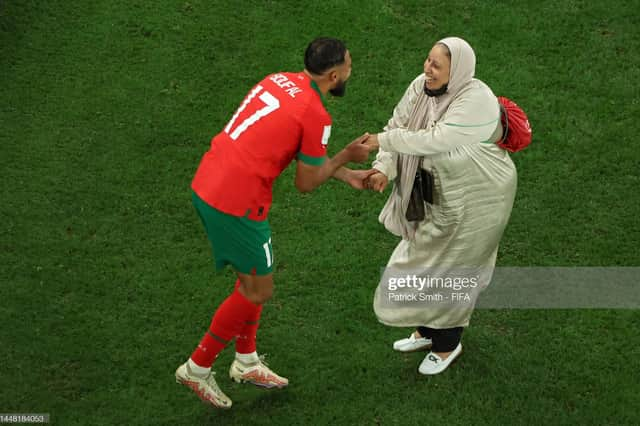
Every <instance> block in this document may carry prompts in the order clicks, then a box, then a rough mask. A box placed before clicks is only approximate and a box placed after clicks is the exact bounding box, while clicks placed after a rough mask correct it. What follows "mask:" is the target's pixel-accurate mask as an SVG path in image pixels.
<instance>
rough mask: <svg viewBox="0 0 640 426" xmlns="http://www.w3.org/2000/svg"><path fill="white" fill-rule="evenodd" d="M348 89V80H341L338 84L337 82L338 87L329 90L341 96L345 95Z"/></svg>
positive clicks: (334, 94)
mask: <svg viewBox="0 0 640 426" xmlns="http://www.w3.org/2000/svg"><path fill="white" fill-rule="evenodd" d="M346 90H347V82H346V81H344V80H340V82H339V83H338V84H336V87H334V88H333V89H331V90H329V93H331V94H332V95H333V96H339V97H343V96H344V92H345V91H346Z"/></svg>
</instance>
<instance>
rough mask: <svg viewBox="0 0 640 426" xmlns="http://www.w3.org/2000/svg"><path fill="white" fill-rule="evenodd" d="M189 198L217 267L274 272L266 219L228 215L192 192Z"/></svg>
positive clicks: (245, 272)
mask: <svg viewBox="0 0 640 426" xmlns="http://www.w3.org/2000/svg"><path fill="white" fill-rule="evenodd" d="M191 198H192V200H193V205H194V207H195V208H196V211H197V212H198V216H200V220H202V224H203V225H204V227H205V229H206V231H207V236H208V237H209V241H210V242H211V248H212V250H213V258H214V259H215V264H216V269H222V268H224V267H225V266H226V265H231V266H232V267H233V268H234V269H235V270H236V271H237V272H241V273H244V274H255V275H267V274H270V273H271V272H273V247H272V246H271V227H270V226H269V221H267V220H264V221H261V222H258V221H255V220H250V219H248V218H246V217H238V216H231V215H228V214H226V213H223V212H221V211H220V210H217V209H215V208H213V207H211V206H210V205H208V204H207V203H205V202H204V201H203V200H202V199H201V198H200V197H198V195H197V194H196V193H195V192H192V196H191Z"/></svg>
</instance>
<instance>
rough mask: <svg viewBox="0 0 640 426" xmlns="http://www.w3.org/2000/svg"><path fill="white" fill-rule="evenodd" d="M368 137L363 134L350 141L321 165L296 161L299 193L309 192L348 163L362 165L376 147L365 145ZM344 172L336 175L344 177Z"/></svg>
mask: <svg viewBox="0 0 640 426" xmlns="http://www.w3.org/2000/svg"><path fill="white" fill-rule="evenodd" d="M368 137H369V135H368V134H366V133H365V134H364V135H362V136H360V137H359V138H357V139H355V140H354V141H352V142H351V143H350V144H349V145H347V146H346V147H345V148H344V149H342V150H341V151H340V152H338V153H337V154H336V155H335V156H333V157H332V158H325V160H324V162H323V163H322V164H321V165H313V164H309V163H308V162H305V161H302V160H301V161H298V165H297V168H296V182H295V183H296V188H297V189H298V191H300V192H311V191H313V190H314V189H316V188H317V187H318V186H320V185H321V184H323V183H324V182H326V181H327V180H328V179H329V178H330V177H331V176H333V175H334V174H336V172H337V171H338V170H340V168H341V167H342V166H344V165H345V164H347V163H349V162H355V163H363V162H365V161H367V159H368V158H369V152H371V151H372V150H373V149H375V148H376V147H374V146H371V145H368V144H367V143H366V141H367V139H368ZM344 173H345V172H344V171H340V172H338V175H341V176H343V177H344Z"/></svg>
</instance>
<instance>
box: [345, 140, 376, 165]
mask: <svg viewBox="0 0 640 426" xmlns="http://www.w3.org/2000/svg"><path fill="white" fill-rule="evenodd" d="M370 136H371V135H370V134H369V133H365V134H364V135H362V136H360V137H359V138H356V139H355V140H353V141H352V142H351V143H350V144H349V145H347V146H346V147H345V148H344V150H345V152H346V153H347V157H348V158H349V161H352V162H354V163H364V162H365V161H367V159H368V158H369V153H370V152H371V151H373V150H374V149H375V148H372V147H371V145H367V144H366V143H365V142H366V141H367V139H368V138H369V137H370Z"/></svg>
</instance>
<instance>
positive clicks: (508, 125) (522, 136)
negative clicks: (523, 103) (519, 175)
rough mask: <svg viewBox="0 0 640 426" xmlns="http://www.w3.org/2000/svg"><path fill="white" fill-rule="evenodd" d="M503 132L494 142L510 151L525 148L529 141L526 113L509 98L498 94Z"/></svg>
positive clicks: (529, 131)
mask: <svg viewBox="0 0 640 426" xmlns="http://www.w3.org/2000/svg"><path fill="white" fill-rule="evenodd" d="M498 103H499V104H500V120H501V121H502V128H503V129H504V133H503V135H502V140H500V141H498V142H496V144H497V145H498V146H499V147H500V148H503V149H506V150H507V151H510V152H518V151H520V150H523V149H525V148H526V147H527V146H528V145H529V144H530V143H531V125H530V124H529V119H528V118H527V114H525V113H524V111H523V110H522V108H520V107H519V106H518V105H517V104H516V103H515V102H513V101H512V100H511V99H509V98H505V97H503V96H498Z"/></svg>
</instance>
